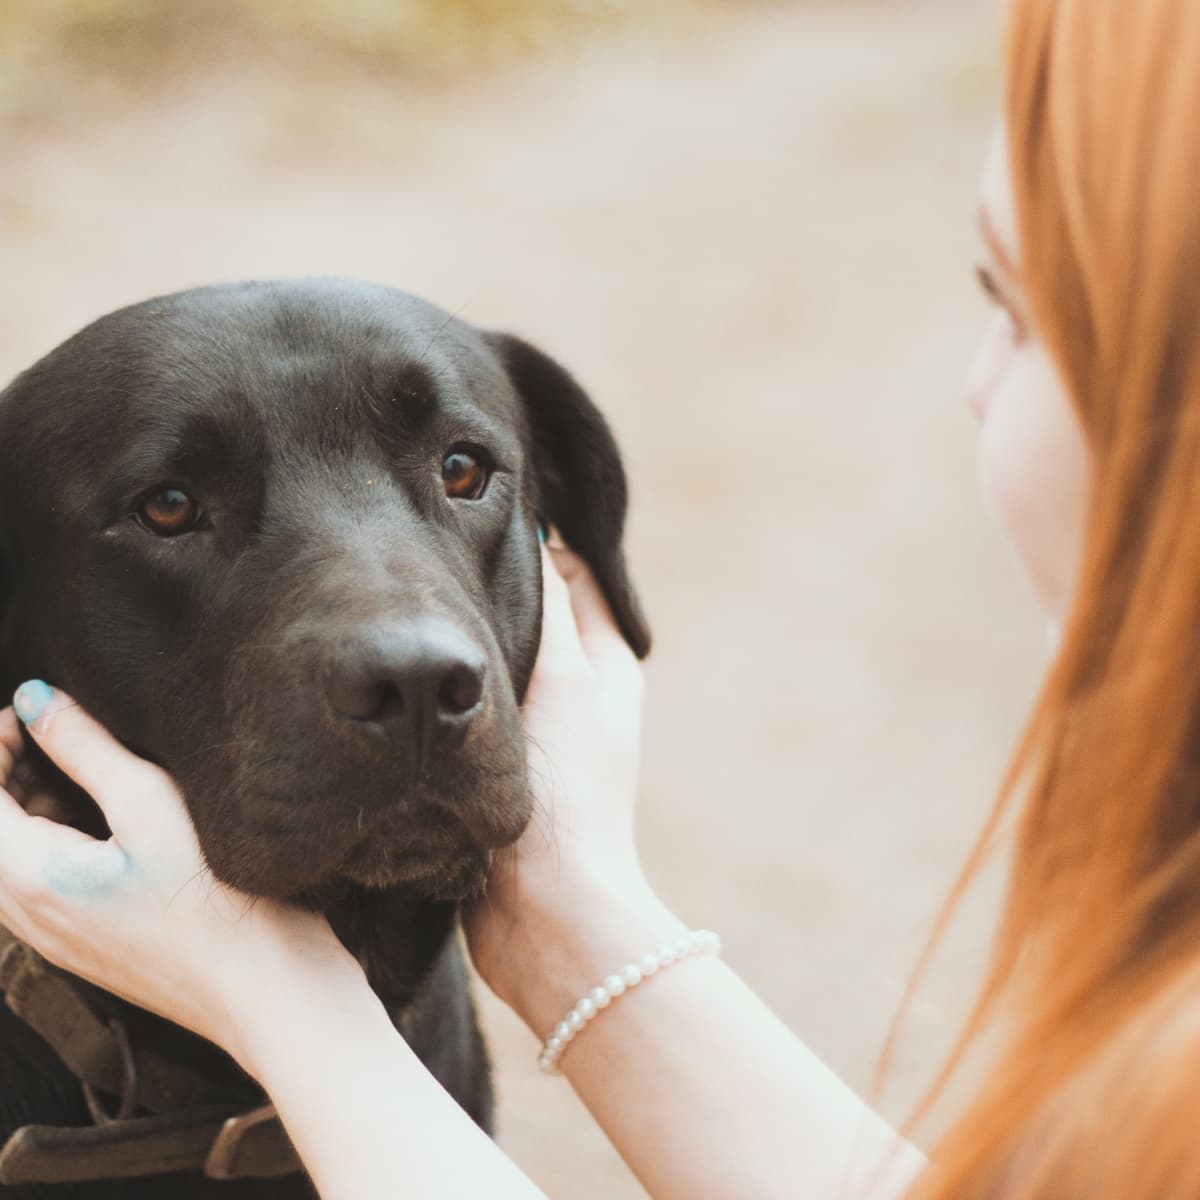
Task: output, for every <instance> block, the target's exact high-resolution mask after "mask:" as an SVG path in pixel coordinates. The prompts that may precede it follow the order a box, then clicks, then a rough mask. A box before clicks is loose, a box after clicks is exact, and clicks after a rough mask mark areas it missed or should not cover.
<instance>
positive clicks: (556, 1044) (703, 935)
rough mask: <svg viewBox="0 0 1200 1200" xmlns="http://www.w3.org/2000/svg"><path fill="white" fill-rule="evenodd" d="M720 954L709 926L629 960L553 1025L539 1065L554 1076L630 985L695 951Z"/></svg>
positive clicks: (694, 953)
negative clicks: (571, 1047) (568, 1051)
mask: <svg viewBox="0 0 1200 1200" xmlns="http://www.w3.org/2000/svg"><path fill="white" fill-rule="evenodd" d="M720 953H721V939H720V938H719V937H718V936H717V935H716V934H715V933H713V932H712V931H711V930H708V929H693V930H691V931H690V932H689V933H684V934H681V935H680V936H679V937H677V938H676V939H675V940H674V941H673V942H664V943H663V944H662V945H661V946H659V948H658V949H657V950H654V951H652V952H651V953H649V954H643V955H642V956H641V958H639V959H638V960H637V961H636V962H631V963H629V964H628V965H626V966H624V967H622V968H621V969H620V970H619V971H617V972H616V973H615V974H612V975H608V976H606V977H605V980H604V982H603V983H602V984H601V985H600V986H599V987H594V988H592V990H591V991H590V992H588V994H587V995H586V996H584V997H583V999H581V1000H580V1001H578V1002H577V1003H576V1005H575V1007H574V1008H572V1009H571V1011H570V1012H569V1013H567V1015H566V1016H565V1017H563V1019H562V1020H561V1021H559V1023H558V1024H557V1025H556V1026H555V1027H554V1032H553V1033H551V1034H550V1036H549V1037H548V1038H547V1039H546V1042H545V1044H544V1045H543V1046H542V1052H541V1054H539V1055H538V1066H539V1067H541V1069H542V1070H543V1071H544V1072H545V1073H546V1074H547V1075H557V1074H558V1073H559V1071H558V1060H559V1059H560V1058H562V1056H563V1054H564V1053H565V1052H566V1049H567V1047H568V1046H569V1045H570V1044H571V1042H572V1041H574V1040H575V1038H576V1037H577V1036H578V1035H579V1033H580V1032H582V1030H583V1028H584V1026H586V1025H587V1023H588V1022H589V1021H591V1020H592V1019H593V1018H594V1017H595V1016H596V1015H597V1014H598V1013H599V1012H601V1010H603V1009H605V1008H607V1007H608V1006H609V1005H610V1004H611V1003H612V1002H613V1001H614V1000H615V999H617V997H618V996H623V995H624V994H625V993H626V992H627V991H629V989H630V988H635V987H637V985H638V984H639V983H642V982H643V981H644V980H646V979H649V978H650V976H651V975H656V974H657V973H658V972H659V971H661V970H663V969H664V968H665V967H669V966H670V965H671V964H672V963H677V962H679V961H680V960H681V959H685V958H691V957H693V955H696V954H720Z"/></svg>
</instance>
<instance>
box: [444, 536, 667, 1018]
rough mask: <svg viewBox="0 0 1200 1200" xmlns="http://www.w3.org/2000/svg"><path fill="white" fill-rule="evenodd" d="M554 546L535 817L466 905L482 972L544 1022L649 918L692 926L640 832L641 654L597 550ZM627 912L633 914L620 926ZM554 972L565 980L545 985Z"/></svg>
mask: <svg viewBox="0 0 1200 1200" xmlns="http://www.w3.org/2000/svg"><path fill="white" fill-rule="evenodd" d="M542 554H543V559H542V571H543V579H544V585H543V586H544V592H545V598H544V614H543V618H542V642H541V647H540V648H539V651H538V658H537V664H536V666H535V667H534V672H533V679H532V680H531V682H530V685H529V692H528V694H527V696H526V699H525V705H524V709H523V719H524V724H525V734H526V739H527V743H528V760H529V776H530V783H531V786H532V788H533V791H534V799H535V808H534V817H533V820H532V822H531V823H530V826H529V828H528V829H527V830H526V832H525V834H524V835H523V836H522V838H521V839H520V841H519V842H518V843H517V844H516V846H515V847H513V849H512V850H511V851H509V852H508V853H506V854H504V855H502V856H500V857H499V858H498V860H497V863H496V865H495V867H494V868H493V870H492V873H491V876H490V878H489V880H488V887H487V891H486V893H485V895H484V896H482V897H480V898H479V899H477V900H475V901H473V902H472V903H471V904H470V905H469V906H468V907H467V908H466V910H465V912H464V926H465V929H466V933H467V942H468V945H469V947H470V950H471V956H472V958H473V959H474V961H475V965H476V967H477V968H478V969H479V972H480V974H481V975H482V976H483V978H484V979H485V981H486V982H487V983H488V984H489V986H490V987H491V988H492V990H493V991H495V992H496V993H497V994H498V995H499V996H500V997H501V999H503V1000H505V1001H507V1002H508V1003H509V1004H510V1005H511V1006H512V1007H514V1008H515V1009H516V1010H517V1012H518V1013H519V1014H520V1015H522V1016H523V1017H524V1018H525V1019H526V1021H527V1022H529V1023H530V1025H532V1026H533V1027H534V1028H535V1029H539V1027H540V1026H544V1025H545V1023H546V1019H545V1016H544V1014H543V1011H542V1006H543V1003H544V1004H545V1005H546V1008H545V1012H555V1018H554V1019H557V1016H558V1015H560V1014H559V1013H557V1012H556V1011H555V1008H554V1006H555V1005H558V1004H559V1003H560V1000H561V996H559V995H556V991H557V990H558V989H561V988H563V987H565V988H566V989H569V988H571V987H572V986H575V985H574V984H573V983H572V980H573V979H575V978H578V979H579V980H580V981H581V982H582V983H588V982H589V980H590V982H592V983H594V982H595V980H594V979H591V974H590V972H594V971H595V970H596V967H595V965H594V963H595V962H601V963H602V962H606V961H610V959H612V956H614V955H615V956H617V957H616V958H615V960H613V961H612V965H614V966H615V965H619V964H620V963H622V962H624V961H626V957H623V956H627V955H628V954H629V953H631V952H632V951H635V950H636V951H639V952H640V951H641V950H644V949H646V948H647V946H646V945H642V944H641V942H640V941H639V940H638V938H639V934H638V932H637V930H638V928H639V927H642V926H646V927H653V929H655V930H659V931H661V935H662V937H664V938H665V937H666V936H674V933H676V932H678V930H679V929H680V928H681V927H680V926H679V923H678V922H677V921H676V920H675V919H674V918H673V917H671V916H670V915H669V914H668V913H666V910H665V909H663V907H662V906H661V904H660V903H659V902H658V901H657V900H656V899H655V898H654V896H653V894H652V892H651V891H650V888H649V886H648V884H647V883H646V880H645V877H644V875H643V874H642V869H641V865H640V863H639V861H638V855H637V850H636V848H635V846H634V837H633V816H634V801H635V799H636V796H637V786H638V783H637V780H638V760H639V747H640V741H641V724H642V693H643V681H642V670H641V666H640V664H639V663H638V661H637V658H636V657H635V656H634V654H633V651H632V650H630V648H629V646H628V645H627V644H626V642H625V639H624V638H623V637H622V636H621V633H620V631H619V630H618V628H617V626H616V622H615V621H614V620H613V617H612V614H611V612H610V611H609V608H608V604H607V602H606V601H605V599H604V595H603V593H602V592H601V591H600V588H599V586H598V585H597V583H596V581H595V579H594V578H593V576H592V573H591V571H590V570H589V569H588V567H587V565H586V564H585V563H584V562H583V560H582V559H580V558H579V557H578V556H577V555H575V554H573V553H572V552H571V551H569V550H565V549H557V548H556V549H543V551H542ZM613 919H615V920H616V921H617V922H623V926H622V930H621V932H618V931H616V930H615V929H614V931H613V933H612V934H610V933H608V932H607V931H606V929H605V925H606V922H608V921H610V920H613ZM622 932H623V933H624V936H625V937H627V938H628V939H629V943H628V945H625V943H624V942H623V940H622V936H621V933H622ZM641 936H643V937H644V936H648V935H641ZM648 944H653V943H648ZM605 956H608V957H605ZM551 976H552V977H554V978H555V979H556V980H557V981H558V988H557V989H547V988H546V987H545V986H543V982H544V980H545V979H546V978H548V977H551ZM563 994H566V993H565V992H564V993H563ZM551 1023H553V1022H551ZM539 1031H540V1029H539Z"/></svg>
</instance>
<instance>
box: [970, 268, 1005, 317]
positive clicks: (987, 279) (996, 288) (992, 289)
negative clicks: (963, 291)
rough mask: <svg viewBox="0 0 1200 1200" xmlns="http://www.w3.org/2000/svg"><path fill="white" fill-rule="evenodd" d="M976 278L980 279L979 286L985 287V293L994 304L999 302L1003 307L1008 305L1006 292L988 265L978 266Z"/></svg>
mask: <svg viewBox="0 0 1200 1200" xmlns="http://www.w3.org/2000/svg"><path fill="white" fill-rule="evenodd" d="M975 278H976V279H977V280H978V281H979V286H980V287H981V288H982V289H983V294H984V295H985V296H986V297H987V298H988V299H989V300H990V301H991V302H992V303H993V304H999V305H1000V306H1001V307H1002V308H1007V307H1008V303H1007V302H1006V301H1005V299H1004V293H1003V292H1002V291H1001V290H1000V285H999V284H998V283H997V282H996V280H995V279H994V278H993V276H992V273H991V272H990V271H989V270H988V269H987V267H976V268H975Z"/></svg>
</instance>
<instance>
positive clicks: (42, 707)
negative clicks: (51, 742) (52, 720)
mask: <svg viewBox="0 0 1200 1200" xmlns="http://www.w3.org/2000/svg"><path fill="white" fill-rule="evenodd" d="M53 699H54V689H53V688H52V687H51V686H50V685H49V684H48V683H43V682H42V681H41V680H40V679H30V680H29V681H28V682H26V683H23V684H21V686H20V687H19V688H17V691H16V694H15V695H14V696H13V709H14V711H15V712H16V714H17V716H18V717H20V718H21V720H22V721H24V722H25V724H26V725H32V724H33V723H34V721H36V720H37V719H38V717H40V716H41V715H42V713H44V712H45V711H46V706H47V705H48V704H49V703H50V701H51V700H53Z"/></svg>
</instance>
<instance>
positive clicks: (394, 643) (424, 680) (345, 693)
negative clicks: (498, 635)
mask: <svg viewBox="0 0 1200 1200" xmlns="http://www.w3.org/2000/svg"><path fill="white" fill-rule="evenodd" d="M484 670H485V661H484V657H483V653H482V651H481V650H480V649H479V647H478V646H476V645H475V643H474V642H473V641H472V640H471V638H469V637H468V636H467V634H466V633H465V632H464V631H463V630H461V629H459V628H458V627H457V626H455V625H452V624H450V623H449V622H448V621H442V620H434V619H427V620H422V621H413V622H410V623H406V624H402V625H387V626H382V627H381V626H372V627H370V628H367V629H363V630H360V631H358V632H357V633H356V634H355V635H354V636H353V637H351V638H349V639H348V640H346V641H344V642H342V643H341V644H340V645H339V646H338V647H337V648H336V649H335V650H334V651H333V652H332V653H331V654H330V655H329V657H328V659H327V669H326V672H325V690H326V695H327V696H328V699H329V704H330V707H331V708H332V709H333V712H334V713H335V714H336V715H337V716H338V717H341V718H342V719H343V720H346V721H351V722H356V723H363V724H365V723H372V724H375V725H377V726H380V727H382V728H385V729H386V730H387V732H388V733H389V734H391V735H392V736H393V737H395V738H397V739H399V740H401V741H403V742H404V743H405V744H406V745H407V746H408V748H409V749H411V750H412V751H413V752H414V753H417V754H418V755H422V756H423V755H425V754H427V753H430V752H433V753H436V752H440V751H444V750H447V749H450V748H451V747H452V746H453V745H455V744H456V743H457V742H458V741H460V740H461V739H462V737H463V735H464V734H465V733H466V732H467V729H468V728H469V726H470V724H471V722H472V721H473V720H474V719H475V717H476V716H477V715H478V713H479V711H480V710H481V709H482V707H483V693H484Z"/></svg>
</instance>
